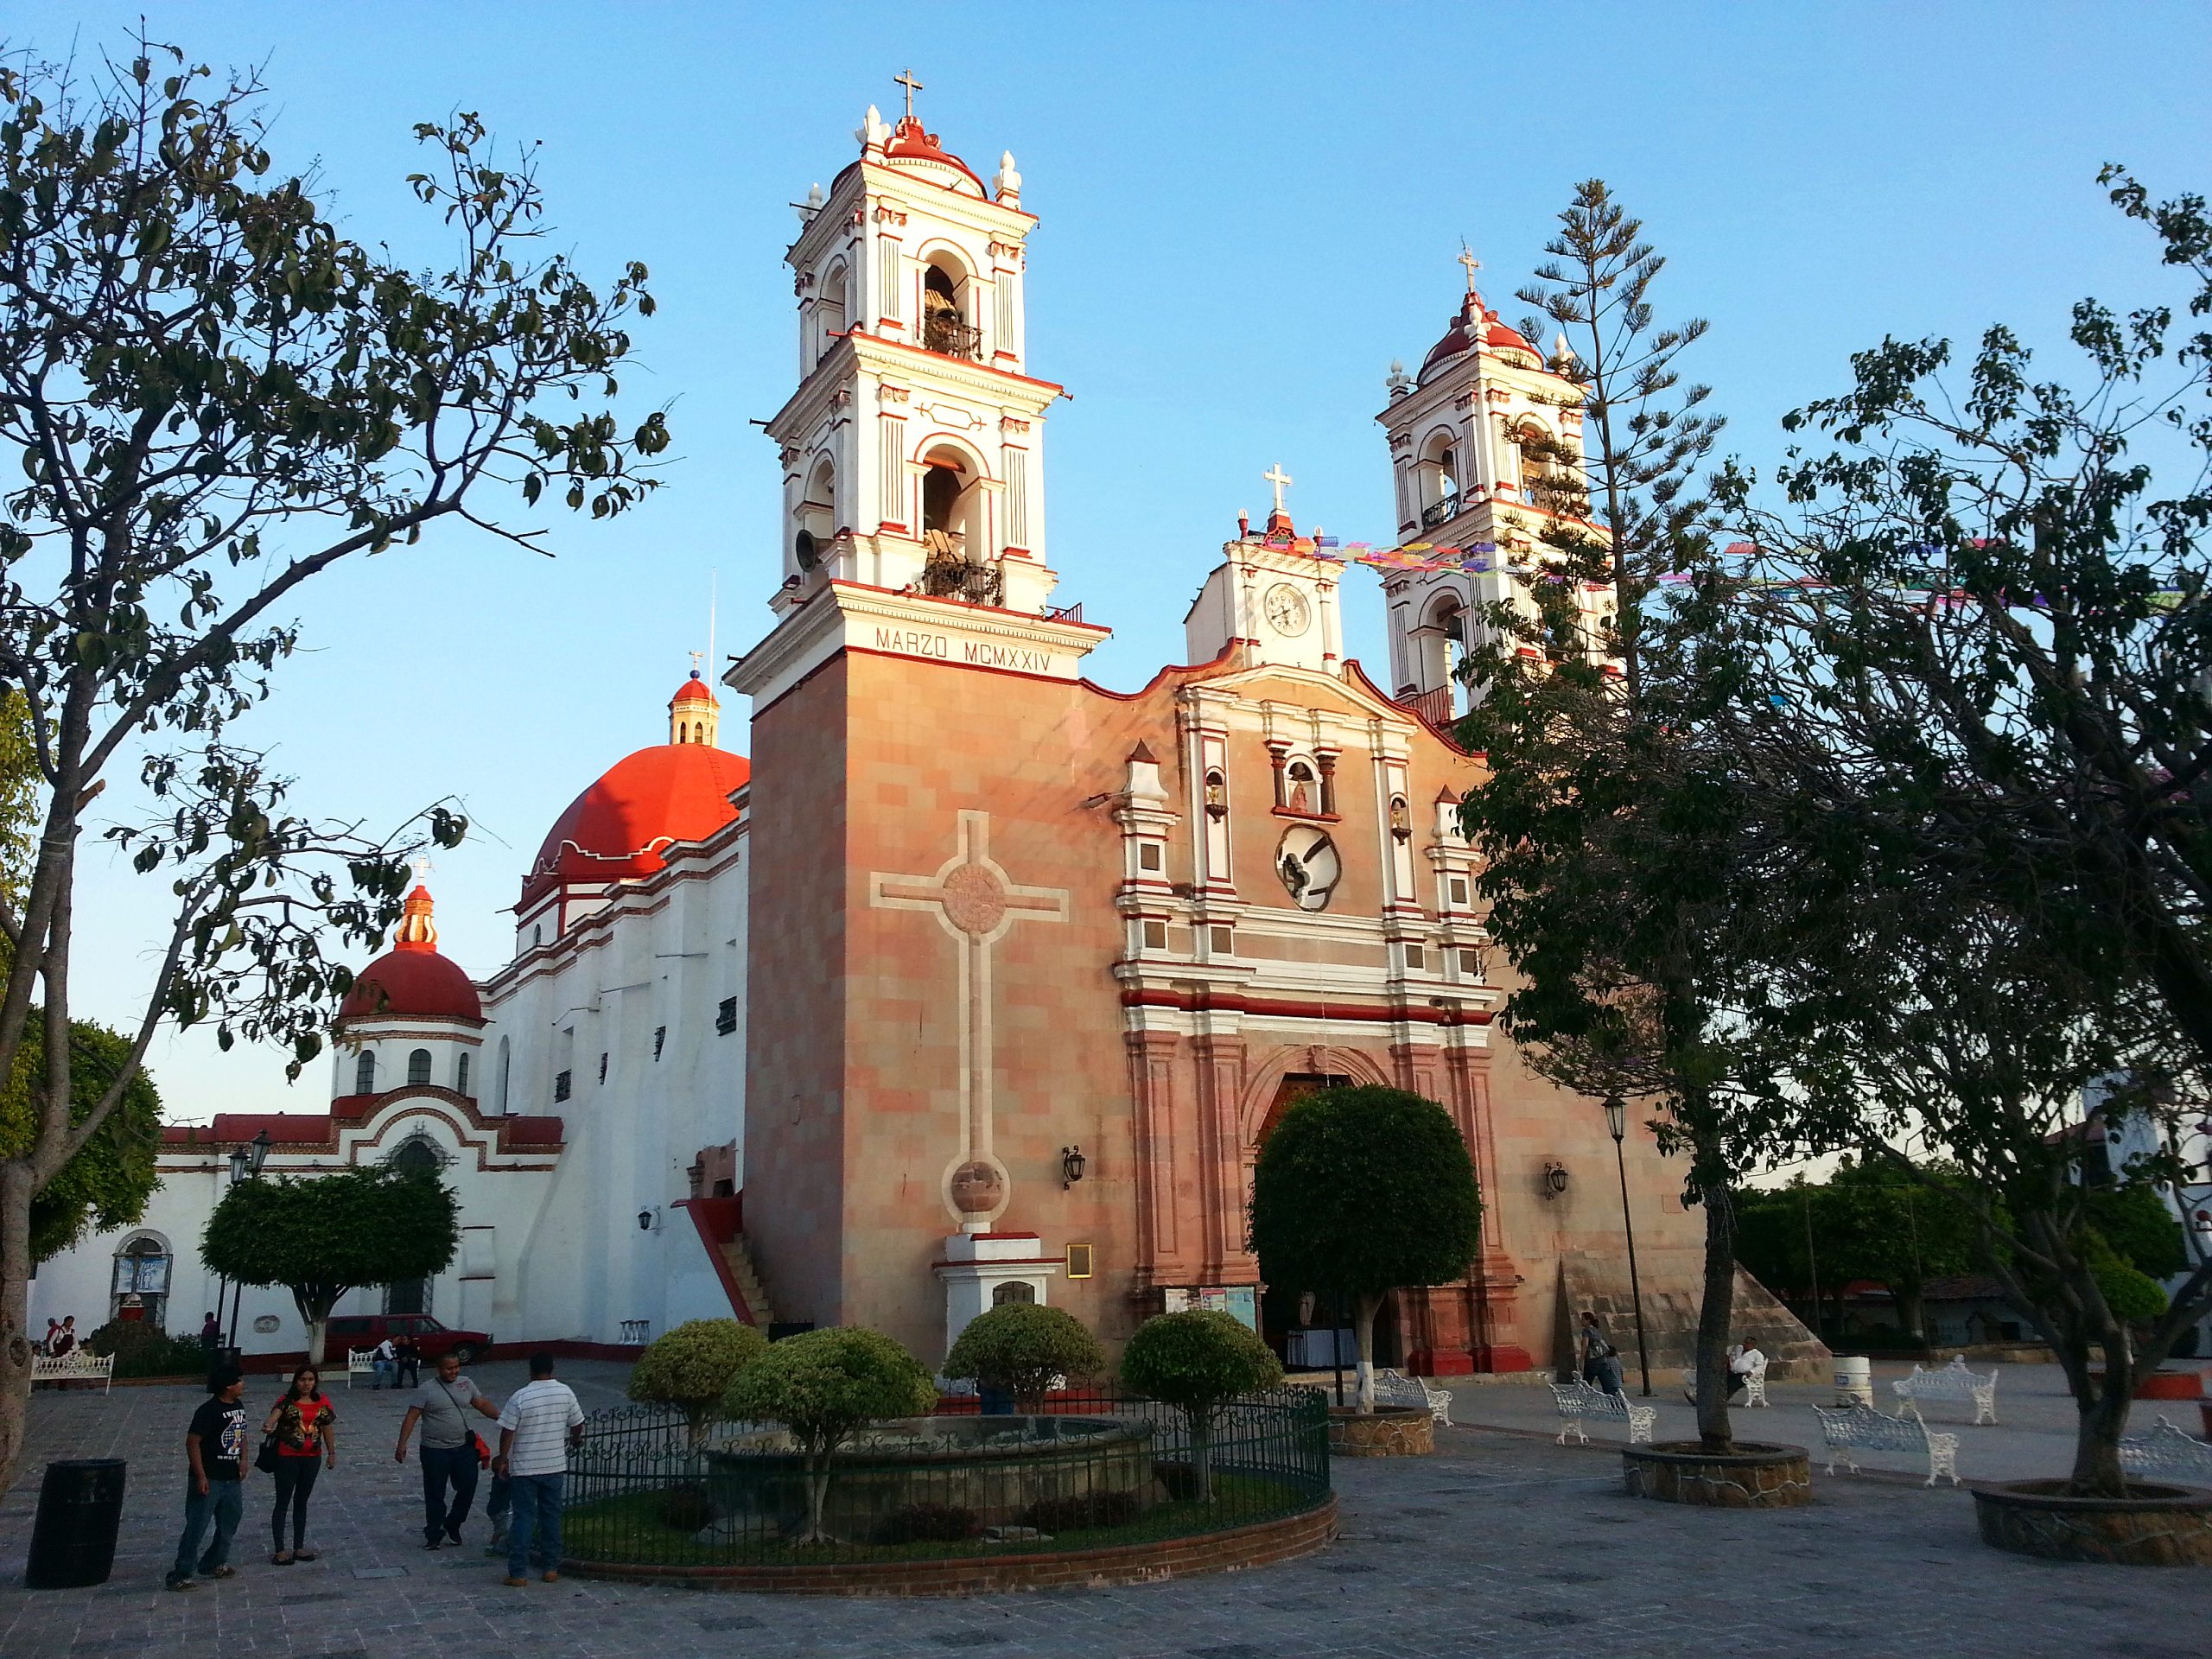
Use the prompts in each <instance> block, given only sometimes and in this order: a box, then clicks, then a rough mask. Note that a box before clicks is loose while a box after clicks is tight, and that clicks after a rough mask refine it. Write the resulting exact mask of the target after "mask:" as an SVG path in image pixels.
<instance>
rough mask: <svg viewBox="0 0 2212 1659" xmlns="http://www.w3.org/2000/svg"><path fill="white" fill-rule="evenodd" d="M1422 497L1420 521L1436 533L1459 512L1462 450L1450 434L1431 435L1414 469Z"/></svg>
mask: <svg viewBox="0 0 2212 1659" xmlns="http://www.w3.org/2000/svg"><path fill="white" fill-rule="evenodd" d="M1414 477H1415V481H1416V485H1417V487H1418V490H1419V493H1420V497H1421V526H1422V528H1423V529H1427V530H1433V529H1434V528H1435V527H1436V526H1437V525H1439V524H1442V523H1443V522H1444V521H1445V520H1446V519H1447V518H1452V517H1453V516H1454V515H1455V514H1457V513H1458V512H1459V446H1458V444H1456V443H1455V442H1453V441H1452V435H1451V434H1450V433H1449V432H1435V433H1432V434H1430V435H1429V439H1428V442H1427V443H1425V444H1423V445H1422V446H1421V461H1420V462H1419V464H1418V465H1417V466H1416V467H1415V468H1414Z"/></svg>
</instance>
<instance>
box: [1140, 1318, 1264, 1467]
mask: <svg viewBox="0 0 2212 1659" xmlns="http://www.w3.org/2000/svg"><path fill="white" fill-rule="evenodd" d="M1281 1381H1282V1363H1281V1361H1280V1360H1278V1359H1276V1357H1274V1350H1273V1349H1271V1348H1269V1347H1268V1344H1266V1343H1264V1342H1262V1341H1261V1340H1260V1334H1259V1332H1256V1331H1255V1330H1253V1329H1252V1328H1251V1327H1250V1326H1249V1325H1246V1324H1245V1323H1244V1321H1243V1320H1242V1319H1238V1318H1237V1317H1236V1315H1235V1314H1234V1313H1223V1312H1221V1311H1220V1310H1219V1309H1218V1308H1206V1307H1192V1308H1185V1309H1182V1310H1181V1311H1179V1312H1178V1313H1161V1314H1158V1315H1156V1316H1154V1318H1152V1319H1147V1320H1146V1321H1145V1322H1144V1323H1143V1324H1142V1325H1139V1326H1138V1327H1137V1328H1136V1332H1135V1335H1133V1336H1132V1337H1130V1338H1129V1340H1128V1344H1127V1345H1126V1346H1124V1347H1123V1348H1122V1386H1123V1387H1124V1388H1127V1389H1131V1390H1133V1391H1135V1393H1138V1394H1141V1395H1144V1396H1145V1397H1146V1398H1147V1399H1148V1400H1157V1401H1159V1402H1160V1403H1161V1404H1162V1405H1167V1406H1173V1407H1174V1408H1175V1409H1176V1410H1178V1411H1179V1412H1181V1413H1182V1414H1183V1421H1184V1422H1185V1425H1186V1426H1187V1427H1188V1429H1189V1432H1190V1437H1191V1473H1192V1478H1193V1479H1194V1480H1195V1482H1196V1483H1197V1490H1198V1501H1199V1502H1200V1503H1206V1502H1208V1501H1210V1500H1211V1498H1212V1497H1213V1431H1214V1427H1215V1425H1216V1423H1217V1421H1218V1419H1219V1417H1220V1415H1221V1411H1222V1408H1223V1407H1224V1406H1226V1405H1228V1404H1229V1403H1230V1402H1231V1401H1233V1400H1236V1399H1237V1398H1238V1397H1240V1396H1241V1395H1247V1394H1253V1393H1256V1392H1258V1391H1259V1390H1260V1389H1272V1388H1274V1386H1275V1385H1276V1384H1277V1383H1281Z"/></svg>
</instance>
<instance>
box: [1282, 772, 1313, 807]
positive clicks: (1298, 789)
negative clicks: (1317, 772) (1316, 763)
mask: <svg viewBox="0 0 2212 1659" xmlns="http://www.w3.org/2000/svg"><path fill="white" fill-rule="evenodd" d="M1287 784H1288V790H1287V793H1288V798H1287V799H1286V800H1285V801H1284V803H1283V804H1284V805H1286V806H1287V807H1288V808H1289V809H1290V810H1292V811H1294V812H1315V811H1319V810H1320V800H1321V780H1320V779H1318V778H1316V777H1315V776H1314V775H1313V766H1312V765H1311V764H1310V763H1309V762H1306V761H1304V760H1294V761H1292V762H1291V763H1290V770H1289V772H1288V774H1287Z"/></svg>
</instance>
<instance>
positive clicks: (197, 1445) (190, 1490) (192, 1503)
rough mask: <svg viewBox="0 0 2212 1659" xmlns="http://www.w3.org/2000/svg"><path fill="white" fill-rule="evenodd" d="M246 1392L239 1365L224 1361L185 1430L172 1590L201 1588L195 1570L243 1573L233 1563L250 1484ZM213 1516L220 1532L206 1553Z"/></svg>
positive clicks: (215, 1575) (214, 1575) (215, 1574)
mask: <svg viewBox="0 0 2212 1659" xmlns="http://www.w3.org/2000/svg"><path fill="white" fill-rule="evenodd" d="M244 1392H245V1384H244V1381H243V1379H242V1378H240V1376H238V1367H237V1366H235V1365H218V1366H217V1367H216V1368H215V1369H214V1370H212V1371H210V1372H209V1373H208V1374H207V1399H206V1400H204V1401H202V1402H200V1409H199V1410H197V1411H195V1412H194V1413H193V1414H192V1426H191V1427H188V1428H187V1429H186V1430H185V1431H184V1457H185V1462H186V1463H187V1464H188V1465H189V1466H190V1471H191V1472H190V1473H189V1475H188V1477H187V1478H186V1480H185V1484H184V1536H183V1537H182V1538H181V1539H180V1540H178V1541H177V1547H176V1561H175V1565H174V1566H172V1567H170V1568H169V1576H168V1586H169V1588H170V1589H172V1590H190V1589H194V1588H195V1587H196V1586H197V1581H196V1580H194V1577H193V1573H194V1571H195V1569H196V1570H197V1571H198V1573H200V1577H202V1578H209V1579H227V1578H232V1577H235V1576H236V1575H237V1573H238V1569H237V1568H236V1567H231V1566H229V1565H227V1562H228V1561H229V1560H230V1554H231V1535H232V1533H234V1532H236V1531H237V1530H238V1512H239V1510H240V1509H241V1508H242V1507H243V1493H242V1488H243V1487H244V1485H245V1471H246V1453H245V1406H244V1405H243V1404H242V1403H241V1402H240V1401H239V1395H241V1394H243V1393H244ZM210 1520H213V1522H214V1523H215V1536H214V1540H213V1541H212V1542H211V1543H209V1545H208V1546H207V1551H206V1553H205V1554H202V1553H201V1551H200V1536H201V1535H202V1534H204V1533H205V1532H206V1531H207V1523H208V1522H209V1521H210Z"/></svg>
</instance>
